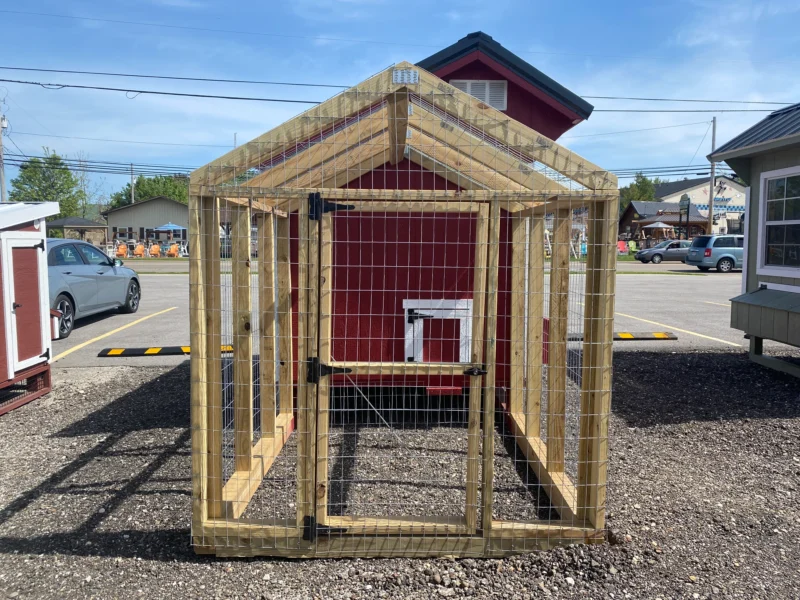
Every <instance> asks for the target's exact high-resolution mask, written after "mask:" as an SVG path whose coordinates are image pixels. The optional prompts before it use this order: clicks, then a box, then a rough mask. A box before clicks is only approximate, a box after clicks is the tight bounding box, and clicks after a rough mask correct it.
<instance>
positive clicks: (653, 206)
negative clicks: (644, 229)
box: [630, 200, 700, 218]
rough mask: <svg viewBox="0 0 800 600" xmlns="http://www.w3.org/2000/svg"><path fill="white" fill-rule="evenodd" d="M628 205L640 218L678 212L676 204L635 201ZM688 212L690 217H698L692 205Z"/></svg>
mask: <svg viewBox="0 0 800 600" xmlns="http://www.w3.org/2000/svg"><path fill="white" fill-rule="evenodd" d="M630 205H631V206H632V207H633V210H635V211H636V213H637V214H638V215H639V216H640V217H642V218H644V217H652V216H655V215H657V214H658V212H659V211H664V212H665V213H677V212H678V203H677V202H642V201H639V200H635V201H633V202H631V204H630ZM690 210H691V215H692V216H698V217H699V216H700V213H699V212H698V210H697V207H696V206H695V205H694V204H692V206H691V208H690Z"/></svg>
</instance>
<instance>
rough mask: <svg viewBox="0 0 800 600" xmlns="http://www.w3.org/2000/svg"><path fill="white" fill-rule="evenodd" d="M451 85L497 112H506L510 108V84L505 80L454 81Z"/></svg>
mask: <svg viewBox="0 0 800 600" xmlns="http://www.w3.org/2000/svg"><path fill="white" fill-rule="evenodd" d="M450 85H452V86H453V87H456V88H458V89H459V90H461V91H462V92H466V93H468V94H469V95H470V96H475V97H476V98H477V99H478V100H480V101H481V102H485V103H486V104H488V105H489V106H491V107H493V108H496V109H497V110H506V107H507V106H508V82H507V81H506V80H505V79H453V80H452V81H451V82H450Z"/></svg>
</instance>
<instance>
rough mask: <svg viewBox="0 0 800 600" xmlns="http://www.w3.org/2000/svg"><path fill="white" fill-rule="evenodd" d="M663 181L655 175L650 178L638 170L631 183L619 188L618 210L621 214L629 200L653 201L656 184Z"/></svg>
mask: <svg viewBox="0 0 800 600" xmlns="http://www.w3.org/2000/svg"><path fill="white" fill-rule="evenodd" d="M661 183H664V182H663V181H662V180H661V179H659V178H658V177H656V178H655V179H650V178H649V177H647V176H646V175H644V174H643V173H641V172H639V173H637V174H636V175H635V176H634V179H633V181H632V182H631V183H629V184H628V185H626V186H625V187H624V188H621V189H620V190H619V212H620V214H622V213H623V212H625V209H626V208H628V205H629V204H630V203H631V202H653V201H655V199H656V186H657V185H659V184H661Z"/></svg>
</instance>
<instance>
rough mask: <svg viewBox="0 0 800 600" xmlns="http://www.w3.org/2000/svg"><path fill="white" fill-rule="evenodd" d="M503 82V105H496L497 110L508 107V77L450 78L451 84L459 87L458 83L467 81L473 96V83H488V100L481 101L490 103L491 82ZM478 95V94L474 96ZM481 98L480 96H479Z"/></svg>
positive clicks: (468, 88)
mask: <svg viewBox="0 0 800 600" xmlns="http://www.w3.org/2000/svg"><path fill="white" fill-rule="evenodd" d="M498 82H500V83H502V84H503V105H502V106H494V107H492V108H496V109H497V110H507V109H508V80H507V79H452V80H450V85H452V86H453V87H457V86H456V84H457V83H459V84H460V83H465V84H466V88H467V93H468V94H469V95H470V96H472V84H473V83H485V84H486V100H481V102H485V103H486V104H489V84H491V83H498ZM473 97H476V96H473ZM479 100H480V98H479Z"/></svg>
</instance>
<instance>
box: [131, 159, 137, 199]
mask: <svg viewBox="0 0 800 600" xmlns="http://www.w3.org/2000/svg"><path fill="white" fill-rule="evenodd" d="M134 202H136V180H135V179H134V178H133V163H131V204H133V203H134Z"/></svg>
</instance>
